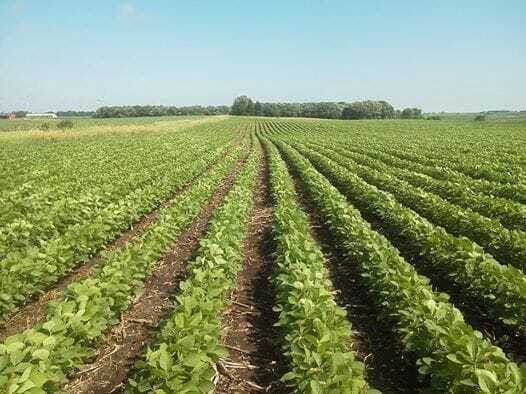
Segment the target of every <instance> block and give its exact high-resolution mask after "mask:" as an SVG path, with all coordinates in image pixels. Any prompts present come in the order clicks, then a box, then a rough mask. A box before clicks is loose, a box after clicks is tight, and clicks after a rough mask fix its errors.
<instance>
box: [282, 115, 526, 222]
mask: <svg viewBox="0 0 526 394" xmlns="http://www.w3.org/2000/svg"><path fill="white" fill-rule="evenodd" d="M280 126H281V127H284V126H285V127H287V131H288V135H287V138H291V137H295V136H296V137H299V138H300V140H301V135H304V134H307V135H309V136H310V137H311V138H313V139H316V140H318V141H324V140H326V139H329V140H332V141H334V143H336V144H338V145H339V151H340V152H342V151H343V152H345V154H346V155H348V156H349V157H351V158H352V159H353V160H356V161H357V162H359V163H360V164H365V165H368V166H373V167H374V166H375V165H376V166H377V167H374V168H376V169H378V170H380V171H386V172H388V173H389V174H391V175H394V176H396V177H398V178H400V179H403V180H405V181H407V182H409V183H410V184H412V185H413V186H416V187H420V188H422V189H424V190H425V191H428V192H430V193H433V194H437V195H439V196H440V197H442V198H444V199H445V200H447V201H449V202H451V203H454V204H456V205H459V206H461V207H463V208H465V209H470V210H473V211H476V212H477V213H479V214H481V215H484V216H487V217H489V218H493V219H496V220H499V221H500V222H501V223H502V225H504V226H506V227H507V228H509V229H511V230H514V229H515V230H520V231H525V229H526V206H525V205H523V204H522V203H520V202H519V201H521V199H520V196H521V193H522V192H521V191H520V190H517V188H516V186H517V185H513V184H506V185H505V184H497V183H492V182H482V181H479V180H474V179H472V178H469V177H467V176H458V175H457V174H458V173H456V172H455V171H451V170H449V169H447V168H445V167H426V166H424V165H421V164H419V163H416V162H414V161H410V160H405V159H400V158H397V157H395V156H393V154H387V153H384V152H383V150H385V149H388V144H387V143H385V142H383V141H382V140H381V138H383V137H376V138H374V139H375V140H379V142H373V141H371V139H372V138H370V136H368V135H367V134H365V135H364V136H362V137H360V135H354V134H352V135H351V137H350V136H349V135H346V134H343V135H342V133H341V131H340V132H338V129H337V128H330V127H329V128H325V125H322V126H316V125H310V124H305V123H292V122H288V123H286V124H282V125H280ZM291 131H292V132H291ZM333 131H334V132H333ZM278 132H279V131H278ZM273 133H274V134H275V133H276V131H275V130H273ZM281 133H283V131H281ZM286 134H287V133H286ZM444 143H447V142H444ZM382 164H384V166H382V167H381V168H380V167H378V166H381V165H382ZM386 166H387V167H386ZM474 185H482V186H481V187H480V188H476V187H474ZM499 190H500V191H501V192H502V193H499ZM499 196H501V197H499ZM525 197H526V194H525ZM525 201H526V199H525Z"/></svg>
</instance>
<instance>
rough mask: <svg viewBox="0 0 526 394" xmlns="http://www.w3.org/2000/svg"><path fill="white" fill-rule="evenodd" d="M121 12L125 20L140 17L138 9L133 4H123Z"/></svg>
mask: <svg viewBox="0 0 526 394" xmlns="http://www.w3.org/2000/svg"><path fill="white" fill-rule="evenodd" d="M119 12H120V14H121V16H123V17H125V18H136V17H137V16H138V12H137V9H136V8H135V6H134V5H133V4H131V3H122V4H121V6H120V10H119Z"/></svg>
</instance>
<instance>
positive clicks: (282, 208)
mask: <svg viewBox="0 0 526 394" xmlns="http://www.w3.org/2000/svg"><path fill="white" fill-rule="evenodd" d="M264 144H265V148H266V151H267V154H268V156H269V167H270V186H271V191H272V196H273V200H274V203H275V211H274V219H275V225H274V240H275V243H276V251H275V256H276V265H277V267H276V274H275V276H274V278H273V280H272V281H273V286H274V288H275V289H276V292H277V300H276V305H275V307H274V310H276V311H277V312H278V313H279V320H278V322H277V324H276V325H277V326H278V327H279V329H280V330H281V332H282V334H283V350H284V353H285V355H286V356H287V358H288V359H289V363H290V371H289V372H288V373H287V374H285V376H283V380H284V381H285V382H287V383H288V384H289V385H291V386H292V387H294V388H295V389H296V390H297V392H301V393H362V392H370V393H372V392H373V390H368V385H367V383H366V381H365V379H364V365H363V364H362V363H361V362H360V361H358V360H357V359H356V357H355V354H354V352H352V351H350V350H349V349H350V348H351V344H352V332H351V326H350V324H349V323H348V321H347V319H346V312H345V310H344V309H342V308H341V307H339V306H338V305H337V304H336V302H335V301H334V298H333V295H332V294H333V293H332V284H331V282H330V279H329V277H328V272H327V270H326V268H325V266H324V264H325V261H324V257H323V254H322V252H321V251H320V249H319V247H318V245H317V244H316V242H315V241H314V239H313V238H312V236H311V235H310V227H309V223H308V221H307V218H306V215H305V213H303V211H302V210H301V209H300V207H299V206H298V203H297V195H296V192H295V189H294V184H293V182H292V179H291V177H290V175H289V173H288V171H287V168H286V166H285V163H284V162H283V161H282V159H281V158H280V156H279V153H278V151H277V149H276V148H275V147H274V146H273V145H271V144H270V143H269V142H267V141H264Z"/></svg>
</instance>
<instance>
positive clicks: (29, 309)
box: [0, 144, 237, 342]
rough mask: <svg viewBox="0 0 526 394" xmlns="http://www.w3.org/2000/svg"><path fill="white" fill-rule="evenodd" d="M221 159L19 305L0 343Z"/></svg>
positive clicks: (0, 332) (1, 330) (38, 317)
mask: <svg viewBox="0 0 526 394" xmlns="http://www.w3.org/2000/svg"><path fill="white" fill-rule="evenodd" d="M236 145H237V144H236ZM220 160H221V159H219V160H216V161H214V162H212V163H210V164H209V165H208V166H207V167H206V168H205V169H204V170H203V171H201V172H200V173H199V174H197V175H196V176H195V177H193V178H192V179H191V180H189V181H188V182H187V183H185V184H184V185H183V186H182V187H181V188H180V189H178V190H177V191H175V192H174V193H173V194H172V195H171V196H170V197H169V198H168V199H167V200H166V201H165V202H163V203H162V204H161V205H160V206H159V207H158V208H155V209H154V210H153V211H151V212H150V213H148V214H146V215H145V216H143V217H142V218H141V219H140V220H139V221H137V222H136V223H134V224H132V225H131V227H130V229H129V230H127V231H126V232H124V233H122V234H120V235H119V236H118V237H117V238H116V239H115V240H113V241H112V242H110V243H108V244H106V245H105V246H104V247H103V248H101V251H99V252H97V254H96V255H95V256H94V257H92V258H91V259H89V260H87V261H86V262H84V263H82V265H81V266H80V267H78V268H76V269H75V270H74V271H72V272H71V273H69V274H68V275H66V276H65V277H63V278H62V279H60V280H59V281H58V282H57V283H56V284H55V285H54V286H53V287H52V288H51V289H49V290H48V291H46V292H45V293H44V294H42V295H41V296H40V297H39V298H38V299H36V300H34V301H32V302H30V303H28V304H26V305H24V306H22V307H21V308H20V309H19V310H18V311H17V312H16V313H15V314H14V315H13V316H11V317H10V318H9V319H8V320H7V321H5V322H4V323H3V324H1V325H0V342H2V341H4V340H5V338H7V337H8V336H10V335H15V334H17V333H20V332H22V331H24V330H26V329H28V328H31V327H33V326H34V325H35V324H37V323H38V322H40V321H42V320H43V319H44V318H45V317H46V313H47V305H48V303H49V302H50V301H53V300H55V299H57V298H58V297H60V295H61V294H62V292H63V291H64V290H65V289H66V288H67V287H68V286H69V285H70V284H71V283H74V282H78V281H81V280H83V279H86V278H87V277H89V276H91V275H93V274H94V267H95V266H97V264H99V263H100V261H101V257H102V255H101V254H102V252H103V251H105V250H114V249H118V248H122V247H123V246H124V245H126V244H127V243H128V242H130V241H132V240H134V239H135V238H137V236H138V235H139V234H141V233H142V232H143V231H144V230H145V229H146V228H147V227H148V226H150V224H152V223H153V222H154V221H155V220H156V219H157V217H158V216H159V214H160V211H161V209H164V208H167V207H169V206H170V205H171V204H173V202H174V200H175V199H176V198H177V197H178V196H179V195H181V194H182V193H183V192H185V191H186V190H188V189H189V188H190V187H191V186H192V184H193V183H194V181H195V180H196V179H197V178H199V177H201V176H203V174H205V173H207V172H208V171H210V170H211V169H212V168H213V167H214V166H215V165H217V163H218V162H219V161H220Z"/></svg>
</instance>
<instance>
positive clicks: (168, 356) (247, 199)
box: [126, 149, 261, 393]
mask: <svg viewBox="0 0 526 394" xmlns="http://www.w3.org/2000/svg"><path fill="white" fill-rule="evenodd" d="M260 158H261V151H260V149H253V151H252V153H251V155H250V156H249V157H248V159H247V162H246V164H245V166H244V168H243V169H242V170H241V172H240V174H239V175H238V177H237V179H236V181H235V182H234V185H233V186H232V188H231V189H230V191H229V192H228V194H227V196H226V197H225V199H224V201H223V202H222V204H221V205H220V207H219V208H217V210H216V211H215V212H214V215H213V218H212V220H211V222H210V226H209V230H208V232H207V234H206V236H205V237H204V238H203V239H202V240H201V241H200V247H199V250H198V253H197V257H196V259H195V260H193V261H192V262H190V263H189V274H188V278H187V279H186V280H185V281H184V282H182V283H181V285H180V288H181V292H180V294H179V295H178V296H177V297H176V301H175V307H174V310H173V311H172V312H171V314H170V316H169V317H168V318H167V321H166V322H165V324H164V326H163V328H162V330H161V332H160V333H159V334H158V336H157V338H156V340H155V343H154V345H152V346H150V347H148V349H147V350H146V352H145V354H144V355H142V357H141V359H140V360H139V361H137V362H136V364H135V373H134V374H133V376H132V378H131V379H130V380H129V381H128V386H127V389H126V392H130V393H132V392H133V393H144V392H159V393H208V392H210V390H212V389H213V384H212V380H213V378H214V376H215V374H216V371H215V369H214V366H215V363H216V362H217V361H218V359H219V358H220V357H226V356H227V355H228V352H227V351H226V349H224V348H223V347H222V346H221V345H220V342H219V341H220V337H221V325H220V317H221V314H220V312H221V311H222V310H223V309H224V308H225V307H226V305H227V302H228V300H227V294H228V291H229V290H231V289H232V287H233V286H234V284H235V282H236V280H235V279H236V275H237V273H238V272H239V271H240V269H241V268H242V264H241V263H242V244H243V240H244V238H245V233H246V224H247V222H248V218H249V215H250V211H251V207H252V187H253V185H254V182H255V179H256V174H257V169H258V164H259V160H260Z"/></svg>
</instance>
